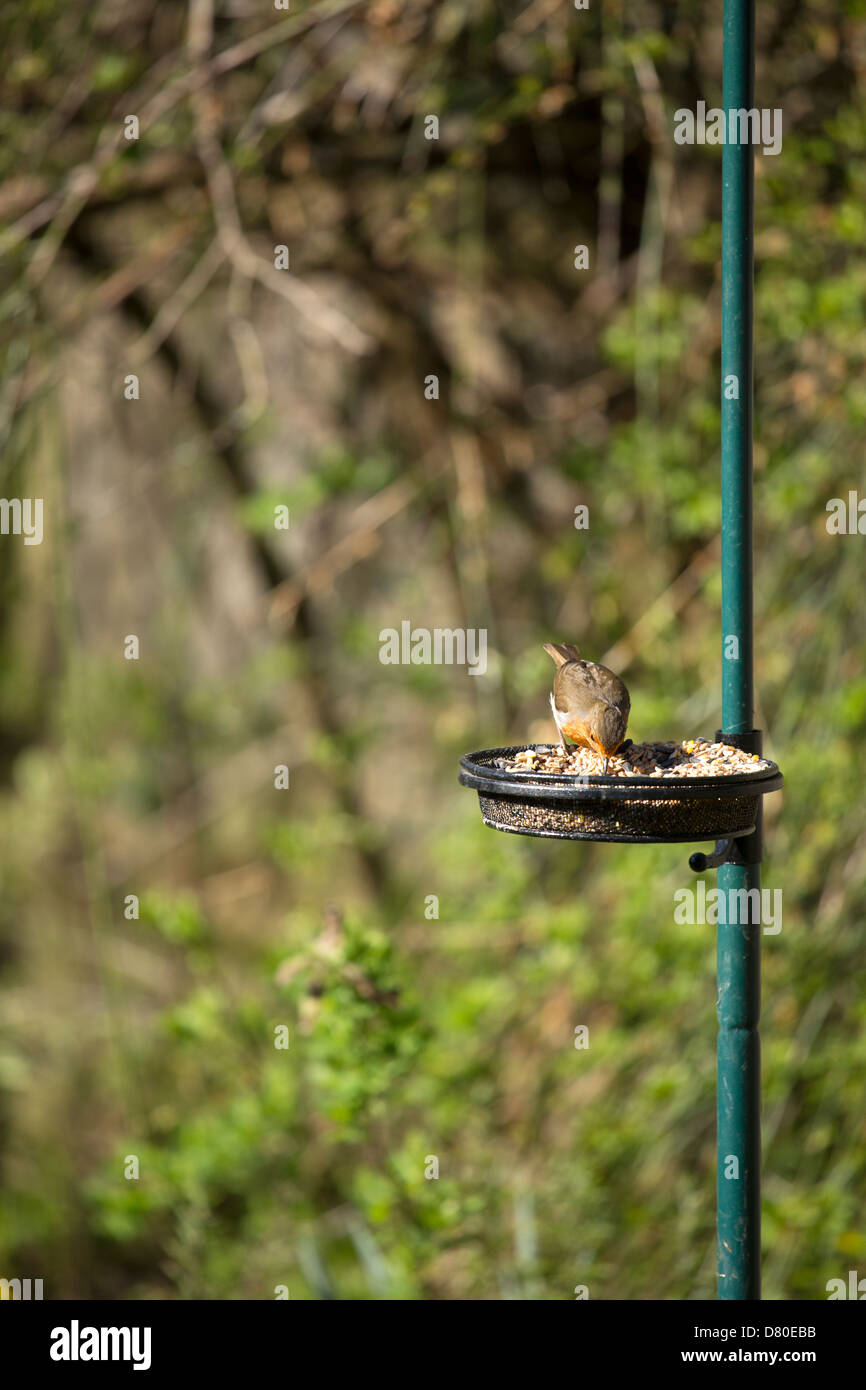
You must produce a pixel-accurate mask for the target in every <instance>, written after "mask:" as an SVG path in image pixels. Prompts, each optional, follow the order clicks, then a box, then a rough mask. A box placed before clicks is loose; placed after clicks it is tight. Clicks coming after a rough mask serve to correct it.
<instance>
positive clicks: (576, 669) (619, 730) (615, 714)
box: [544, 642, 631, 773]
mask: <svg viewBox="0 0 866 1390" xmlns="http://www.w3.org/2000/svg"><path fill="white" fill-rule="evenodd" d="M544 650H545V651H546V652H547V653H548V655H549V656H552V657H553V659H554V661H555V662H556V675H555V676H554V678H553V690H552V692H551V696H550V708H551V709H552V710H553V717H554V719H555V720H556V727H557V729H558V731H559V741H560V743H561V744H562V746H563V748H567V747H568V744H567V743H566V741H565V740H566V738H570V739H571V741H572V743H577V744H579V745H580V746H581V747H582V748H592V749H594V750H595V752H596V753H600V754H601V756H602V757H603V758H604V767H603V768H602V773H605V772H607V762H608V758H609V757H610V755H611V753H615V752H616V750H617V749H618V748H619V746H620V744H621V743H622V742H623V739H624V738H625V731H626V729H627V727H628V715H629V710H630V709H631V699H630V698H629V693H628V691H627V690H626V688H625V686H624V685H623V683H622V681H621V680H620V678H619V676H615V675H614V674H613V671H609V670H608V669H607V667H606V666H599V665H597V663H596V662H594V661H583V660H581V655H580V652H579V651H578V649H577V647H574V646H572V645H571V643H570V642H545V644H544Z"/></svg>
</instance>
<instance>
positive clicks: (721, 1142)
mask: <svg viewBox="0 0 866 1390" xmlns="http://www.w3.org/2000/svg"><path fill="white" fill-rule="evenodd" d="M754 18H755V16H754V0H725V6H724V40H723V44H724V47H723V67H724V75H723V105H724V109H725V112H726V113H729V114H732V113H734V112H737V111H743V109H750V108H751V107H752V99H753V91H754ZM753 160H754V154H753V150H752V148H751V146H750V145H749V144H736V143H731V142H728V143H726V144H725V146H724V149H723V156H722V369H721V370H722V400H721V413H722V425H721V500H722V559H721V564H722V729H721V730H720V731H718V733H717V734H716V740H717V741H720V742H723V743H727V744H730V745H733V746H734V747H736V748H740V749H742V750H744V751H745V752H747V753H751V754H757V755H758V757H760V755H761V745H762V735H761V731H760V730H759V729H755V728H754V727H753V674H754V663H753V633H752V389H753V371H752V281H753V229H752V221H753V182H754V165H753ZM732 381H735V382H736V389H733V390H732V389H730V388H731V383H732ZM732 639H733V640H732ZM520 751H522V749H521V748H519V747H509V748H492V749H485V750H482V751H481V752H476V753H469V754H467V755H466V756H465V757H464V758H463V759H462V760H461V770H460V781H461V783H462V784H463V785H464V786H467V787H470V788H473V789H474V790H475V791H477V793H478V799H479V803H480V808H481V814H482V817H483V819H484V823H485V825H488V826H490V827H492V828H493V829H495V830H502V831H505V832H507V833H509V834H515V835H534V836H542V837H544V838H546V839H565V840H594V841H612V842H620V843H630V844H664V843H683V842H691V843H694V842H697V841H702V840H715V841H716V844H715V848H714V849H713V850H712V851H710V852H709V853H703V852H695V853H693V854H692V855H691V857H690V860H689V863H690V866H691V867H692V869H694V870H695V871H696V872H703V871H704V870H706V869H712V868H718V870H719V880H718V881H719V889H720V892H721V893H722V894H726V895H727V902H728V904H729V906H728V910H727V913H726V914H725V917H726V920H725V921H724V922H721V921H720V922H719V924H718V928H717V932H718V936H717V970H718V1002H717V1012H718V1019H719V1034H718V1045H717V1096H718V1100H717V1121H718V1124H717V1210H718V1220H717V1236H718V1295H719V1298H721V1299H741V1300H746V1299H760V1297H761V1279H760V1243H761V1242H760V1162H761V1135H760V1042H759V1037H758V1017H759V1011H760V951H761V925H760V922H758V921H755V920H752V913H751V903H752V902H753V901H754V900H755V897H757V899H758V900H760V892H758V894H757V895H754V894H752V893H751V892H750V891H749V890H753V889H758V890H760V884H761V859H762V850H763V843H762V823H761V822H762V804H763V798H764V796H765V795H767V793H769V792H773V791H776V790H777V789H778V788H779V787H781V785H782V774H781V773H780V771H779V769H778V767H777V766H776V764H775V763H767V764H764V765H763V766H762V767H761V769H760V770H758V771H755V772H754V773H751V772H746V773H742V774H736V773H734V774H731V775H726V776H723V777H693V778H692V777H689V778H673V777H659V776H655V777H653V776H646V777H628V778H621V777H612V776H582V777H574V776H566V775H561V776H560V775H555V774H545V773H534V772H514V771H509V770H507V769H505V768H502V767H500V766H498V764H500V763H501V762H502V761H503V760H505V759H508V758H510V757H512V756H513V755H515V754H517V753H518V752H520ZM537 751H548V746H547V745H538V746H537ZM742 890H746V891H745V892H743V891H742ZM732 1159H736V1160H737V1161H736V1162H735V1163H734V1162H732V1161H731V1160H732Z"/></svg>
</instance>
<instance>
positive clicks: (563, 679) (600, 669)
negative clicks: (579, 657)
mask: <svg viewBox="0 0 866 1390" xmlns="http://www.w3.org/2000/svg"><path fill="white" fill-rule="evenodd" d="M554 690H555V700H556V708H557V709H561V710H568V712H569V713H570V714H572V715H575V716H578V717H583V718H586V717H588V715H589V714H590V713H591V712H592V710H593V709H594V707H595V706H596V705H597V704H598V701H599V700H603V701H604V703H605V704H607V705H613V706H614V707H615V708H616V709H618V710H619V711H620V712H621V714H623V715H624V716H625V717H626V718H628V713H629V710H630V708H631V701H630V699H629V693H628V691H627V690H626V688H625V686H624V685H623V683H622V681H621V680H620V678H619V676H615V675H614V673H613V671H609V670H608V668H607V667H606V666H599V665H597V664H596V662H594V661H570V662H569V663H568V665H567V666H563V667H561V668H560V670H559V671H557V673H556V679H555V681H554Z"/></svg>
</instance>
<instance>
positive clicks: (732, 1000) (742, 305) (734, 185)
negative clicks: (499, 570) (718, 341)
mask: <svg viewBox="0 0 866 1390" xmlns="http://www.w3.org/2000/svg"><path fill="white" fill-rule="evenodd" d="M754 34H755V7H754V0H725V10H724V77H723V87H724V95H723V103H722V104H723V106H724V109H725V111H726V112H730V111H732V110H741V109H743V108H745V109H747V110H748V109H750V108H751V107H752V105H753V95H754V46H755V41H754ZM730 133H731V130H730V119H728V134H729V135H730ZM753 181H754V149H753V147H752V146H751V145H750V144H730V143H726V144H725V146H724V150H723V159H722V403H721V408H722V731H721V732H722V735H723V736H724V737H726V738H728V740H729V741H730V742H734V741H736V742H737V743H738V744H740V746H741V747H745V748H747V749H749V750H750V751H753V752H760V751H761V748H760V745H761V736H760V733H759V732H758V731H756V730H754V729H753V727H752V720H753V652H752V278H753V249H752V223H753ZM735 845H736V847H737V848H736V853H735V855H734V856H732V860H731V862H729V863H726V864H723V865H721V867H720V868H719V879H718V886H719V889H720V890H721V891H720V911H719V926H718V1017H719V1035H718V1051H717V1081H718V1152H717V1165H718V1291H719V1297H720V1298H722V1299H759V1298H760V1297H761V1186H760V1183H761V1117H760V1104H761V1053H760V1039H759V1036H758V1019H759V1014H760V997H761V983H760V970H761V923H760V911H759V910H758V911H755V910H754V905H753V900H755V899H756V901H757V904H759V903H760V887H761V864H760V860H761V825H760V823H759V824H758V827H757V829H756V832H755V834H754V835H751V836H748V837H747V838H746V839H744V840H741V841H735ZM744 889H745V890H746V892H749V890H753V889H757V890H758V893H757V894H754V893H751V894H750V896H748V897H747V896H746V893H743V892H742V890H744ZM725 907H726V908H727V910H726V911H723V908H725ZM724 919H726V920H724Z"/></svg>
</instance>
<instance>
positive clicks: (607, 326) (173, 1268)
mask: <svg viewBox="0 0 866 1390" xmlns="http://www.w3.org/2000/svg"><path fill="white" fill-rule="evenodd" d="M759 10H760V17H759V34H758V49H759V60H758V81H757V90H758V104H759V105H761V106H766V107H771V108H772V107H781V108H782V109H783V111H784V146H783V151H782V153H781V155H779V156H778V157H777V158H765V157H763V156H762V155H760V154H758V156H757V159H756V171H757V173H756V254H757V286H756V330H757V353H756V376H757V380H756V452H755V467H756V507H757V514H756V535H757V557H758V567H757V592H756V631H757V671H758V681H759V688H758V693H757V698H758V711H757V722H758V723H759V724H760V725H761V726H762V727H763V728H764V729H765V730H766V740H767V742H766V747H767V750H768V752H769V755H770V756H771V757H773V758H776V759H777V760H778V761H779V762H780V763H781V765H782V767H783V769H784V771H785V773H786V778H787V785H786V790H785V791H784V793H783V794H782V795H779V796H776V797H774V798H772V799H771V800H772V805H771V806H770V807H769V814H768V827H767V829H768V841H767V845H768V860H767V865H766V869H765V884H766V885H767V886H768V887H770V888H781V889H782V890H783V894H784V900H783V901H784V926H783V930H782V932H781V934H780V935H779V936H776V937H767V938H766V940H765V953H764V954H765V963H764V1001H765V1003H764V1022H763V1036H764V1047H765V1062H764V1075H765V1092H764V1094H765V1102H764V1119H765V1169H766V1180H765V1198H764V1217H765V1225H764V1241H765V1278H766V1296H767V1297H768V1298H771V1299H783V1298H806V1299H817V1298H823V1297H825V1296H826V1294H825V1285H826V1281H827V1280H828V1279H830V1278H835V1277H840V1276H841V1277H846V1275H847V1271H848V1269H849V1268H858V1269H859V1270H860V1273H861V1274H863V1273H866V1224H864V1196H866V1145H864V1139H866V1120H864V1108H863V1086H864V1070H866V1027H864V1024H866V968H864V956H863V949H862V919H863V911H864V905H866V813H864V798H863V795H862V775H863V774H862V765H863V757H864V751H866V731H864V716H866V671H864V663H863V653H864V649H863V636H862V631H863V619H862V612H863V578H862V576H863V558H862V555H863V549H862V548H863V544H864V542H863V540H862V538H861V537H859V536H830V535H828V533H827V529H826V525H825V522H826V505H827V502H828V501H829V500H830V499H831V498H834V497H847V495H848V492H849V490H852V489H855V490H856V489H858V488H862V486H863V458H864V455H863V434H864V425H866V378H864V357H866V333H864V329H863V324H864V310H866V260H864V255H863V246H864V241H866V102H864V93H866V5H864V4H863V3H862V0H848V2H847V3H840V2H839V0H837V2H836V3H831V2H830V0H796V3H793V2H791V3H788V2H787V0H783V3H779V4H776V5H764V6H760V7H759ZM720 22H721V4H720V3H717V0H712V3H702V4H697V3H692V2H691V0H684V2H683V3H680V4H677V5H671V4H664V3H650V0H635V3H632V4H628V5H625V4H623V3H621V0H604V4H600V3H598V4H596V3H593V4H592V5H591V7H590V10H589V11H588V12H586V13H578V12H576V11H575V10H574V9H573V8H572V6H571V5H569V4H568V3H566V0H513V3H512V0H461V3H457V0H372V2H371V3H366V4H361V3H357V0H323V3H320V4H313V5H303V4H296V5H294V6H293V7H292V9H291V11H290V12H289V13H288V14H286V13H283V12H280V11H276V10H275V9H274V7H273V6H272V5H271V4H269V3H266V0H191V3H190V4H185V3H179V0H161V3H159V4H157V2H156V0H125V2H124V3H118V0H98V3H94V0H7V3H6V4H5V5H4V6H3V8H2V13H0V42H2V51H3V53H4V55H5V61H4V65H3V68H4V70H3V75H2V79H0V81H2V102H0V109H2V114H0V136H2V138H0V169H2V179H3V182H2V186H0V217H2V221H3V228H4V230H3V231H2V233H0V245H2V249H3V270H2V277H3V278H2V283H0V309H2V321H3V326H2V340H0V345H2V351H3V355H4V378H3V380H4V385H3V390H2V396H0V435H2V442H3V446H4V449H3V457H4V482H3V492H4V495H6V496H7V497H12V496H22V497H30V496H41V497H43V498H44V499H45V540H44V542H43V544H42V545H41V546H32V547H24V546H23V545H22V543H21V540H20V539H16V538H14V537H11V536H10V537H5V538H3V540H2V547H0V590H2V599H3V603H2V618H0V653H2V677H0V839H2V847H3V848H2V893H0V1013H2V1039H0V1178H2V1210H0V1273H3V1274H4V1275H6V1276H7V1277H12V1276H13V1275H19V1276H21V1277H26V1276H30V1277H34V1278H35V1277H43V1278H44V1281H45V1294H46V1297H52V1298H56V1297H87V1298H95V1297H115V1298H117V1297H119V1298H169V1299H188V1298H255V1299H257V1298H272V1297H273V1296H274V1289H275V1287H276V1286H278V1285H286V1286H287V1287H288V1289H289V1290H290V1293H291V1296H292V1297H293V1298H301V1299H303V1298H326V1297H327V1298H342V1299H387V1298H404V1299H440V1298H443V1299H500V1298H506V1299H511V1298H531V1299H568V1298H570V1297H572V1296H573V1289H574V1286H575V1285H577V1284H586V1285H587V1286H588V1288H589V1291H590V1297H591V1298H625V1299H649V1298H675V1299H689V1298H707V1297H712V1296H713V1293H714V1248H713V1246H714V1231H713V1224H714V1130H715V1115H714V1042H715V1014H714V1004H715V985H714V967H715V962H714V933H713V929H712V927H708V926H700V925H696V926H682V925H676V924H675V923H674V921H673V910H674V900H673V895H674V892H675V891H676V890H677V889H678V888H682V887H685V886H688V885H689V883H690V881H691V877H692V876H691V875H690V873H689V870H688V868H687V862H686V861H687V854H688V850H687V847H676V846H674V847H657V848H644V847H640V848H637V847H636V848H629V847H616V846H607V845H600V846H589V845H586V846H578V845H576V846H569V845H566V844H556V843H551V844H548V843H545V842H541V841H533V840H523V839H520V838H518V837H512V836H502V835H497V834H495V833H493V832H491V831H489V830H486V829H484V828H483V826H482V824H481V821H480V818H479V816H478V813H477V806H476V805H475V803H474V796H473V795H472V794H470V793H467V792H466V791H464V790H462V789H460V788H459V787H458V785H457V781H456V765H457V760H458V757H459V756H460V754H461V753H463V752H465V751H467V750H469V749H471V748H478V747H484V746H491V745H496V744H501V743H506V742H509V741H521V740H524V739H527V738H540V739H547V738H549V737H550V725H549V721H548V718H547V705H546V701H547V689H548V685H549V681H550V675H551V668H550V664H549V662H548V659H547V657H546V656H545V655H544V653H543V652H542V651H541V643H542V642H543V641H545V640H549V639H554V638H556V639H561V640H562V639H567V640H577V641H578V642H580V643H581V645H582V646H583V648H584V650H585V651H586V653H587V654H588V655H590V656H592V657H595V658H597V659H604V660H606V661H607V662H608V663H609V664H610V665H612V666H614V667H615V669H617V670H618V671H620V672H621V673H622V674H623V675H624V676H625V677H626V679H627V681H628V683H629V685H630V687H631V690H632V706H633V722H632V728H631V732H632V733H633V735H634V737H635V738H636V739H641V738H644V737H653V736H671V737H679V736H682V737H685V736H692V735H695V734H707V733H710V734H711V733H712V732H713V731H714V730H715V729H716V728H717V727H718V724H719V718H720V681H719V651H720V631H719V572H718V533H719V447H718V439H719V391H720V388H719V374H720V366H719V196H720V162H721V161H720V150H719V149H716V148H706V147H704V148H700V147H677V146H674V144H673V142H672V130H673V112H674V111H675V110H676V109H677V108H678V107H681V106H690V107H692V108H693V107H694V105H695V103H696V102H697V101H698V100H699V99H703V100H705V101H707V103H708V104H710V105H712V104H714V103H717V102H718V101H719V100H720V95H721V34H720ZM130 114H133V115H136V116H137V117H138V118H139V122H140V138H139V139H138V140H137V141H133V142H130V141H127V140H126V139H125V138H124V135H123V131H124V121H125V118H126V117H127V116H128V115H130ZM428 114H437V115H438V116H439V120H440V138H439V140H438V142H433V141H427V140H425V138H424V128H423V122H424V117H425V116H426V115H428ZM583 242H585V243H587V244H588V245H589V247H590V261H591V269H590V271H588V272H580V271H576V270H575V269H574V265H573V248H574V246H575V245H576V244H578V243H583ZM277 245H285V246H287V247H288V248H289V252H290V267H291V268H290V271H289V272H288V273H286V272H278V271H275V270H274V268H273V264H274V247H275V246H277ZM129 373H136V374H137V375H138V376H139V378H140V383H141V390H140V399H139V400H137V401H129V400H126V399H124V380H125V378H126V376H127V375H128V374H129ZM431 374H435V375H437V376H438V377H439V381H440V392H441V393H440V398H439V400H436V401H431V400H427V399H425V394H424V380H425V378H426V377H427V376H429V375H431ZM281 503H282V504H286V505H288V506H289V507H290V509H291V527H290V529H289V531H288V532H287V533H283V532H279V531H275V530H274V528H273V525H272V518H273V508H274V506H275V505H278V504H281ZM579 504H585V505H587V506H588V507H589V513H590V526H589V529H588V531H578V530H575V528H574V525H573V517H574V508H575V507H576V506H578V505H579ZM405 619H408V620H410V621H411V622H412V623H413V624H414V625H416V626H426V627H431V628H432V627H437V626H439V627H455V626H458V627H459V626H463V627H473V628H486V629H487V631H488V633H489V639H490V644H491V658H490V665H489V669H488V673H487V674H486V675H485V676H483V677H478V678H473V677H469V676H468V674H467V672H466V670H465V669H458V668H448V667H411V666H408V667H396V666H384V665H382V664H381V663H380V661H379V659H378V654H379V638H378V634H379V632H380V630H381V629H382V628H384V627H399V625H400V623H401V622H402V621H403V620H405ZM128 634H136V635H137V636H138V637H139V639H140V643H141V656H140V660H139V661H138V662H130V661H126V660H125V659H124V655H123V652H124V638H125V637H126V636H127V635H128ZM279 763H285V764H287V765H288V766H289V767H290V768H291V786H290V789H289V790H288V791H277V790H275V788H274V767H275V765H276V764H279ZM709 877H710V878H711V876H709ZM131 894H134V895H137V896H138V897H139V899H140V903H141V909H140V916H139V918H138V920H134V919H128V918H127V917H125V915H124V904H125V900H126V898H127V896H128V895H131ZM430 895H435V896H436V897H437V898H438V903H439V916H438V919H430V918H428V917H425V905H426V901H427V899H428V898H429V897H430ZM579 1024H586V1025H588V1027H589V1030H590V1047H589V1049H588V1050H587V1051H578V1050H575V1048H574V1046H573V1035H574V1029H575V1027H576V1026H578V1025H579ZM280 1025H285V1026H287V1027H288V1028H289V1030H290V1038H291V1045H290V1047H289V1048H288V1050H277V1049H276V1048H275V1047H274V1029H275V1028H276V1027H278V1026H280ZM129 1155H135V1156H137V1157H138V1160H139V1163H140V1176H139V1178H138V1179H137V1180H134V1179H128V1178H126V1177H125V1176H124V1173H125V1171H127V1156H129ZM431 1155H432V1156H436V1157H437V1158H438V1161H439V1173H440V1176H439V1179H438V1180H437V1181H431V1180H427V1179H426V1178H425V1168H426V1167H427V1164H428V1159H429V1156H431Z"/></svg>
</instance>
